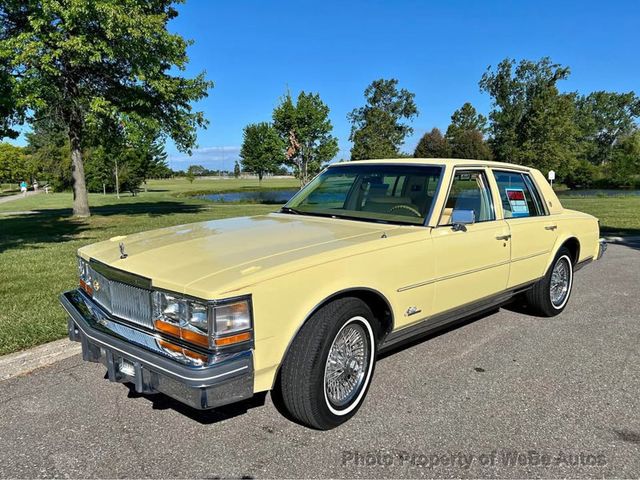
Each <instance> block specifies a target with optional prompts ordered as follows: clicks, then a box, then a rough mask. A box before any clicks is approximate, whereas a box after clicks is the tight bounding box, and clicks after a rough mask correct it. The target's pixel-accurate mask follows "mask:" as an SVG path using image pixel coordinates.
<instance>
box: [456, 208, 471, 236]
mask: <svg viewBox="0 0 640 480" xmlns="http://www.w3.org/2000/svg"><path fill="white" fill-rule="evenodd" d="M475 221H476V212H474V211H473V210H454V211H453V212H451V225H452V228H453V231H454V232H459V231H462V232H466V231H467V227H466V225H471V224H473V223H475Z"/></svg>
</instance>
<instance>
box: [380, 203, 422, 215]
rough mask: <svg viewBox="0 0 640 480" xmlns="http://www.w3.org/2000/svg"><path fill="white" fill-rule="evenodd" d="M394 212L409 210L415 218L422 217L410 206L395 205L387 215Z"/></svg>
mask: <svg viewBox="0 0 640 480" xmlns="http://www.w3.org/2000/svg"><path fill="white" fill-rule="evenodd" d="M394 210H409V211H410V212H411V213H413V214H414V215H415V216H416V217H422V214H421V213H420V212H419V211H418V210H417V209H415V208H413V207H412V206H410V205H396V206H394V207H391V208H390V209H389V212H388V213H393V212H394Z"/></svg>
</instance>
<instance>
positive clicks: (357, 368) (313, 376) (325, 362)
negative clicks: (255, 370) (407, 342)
mask: <svg viewBox="0 0 640 480" xmlns="http://www.w3.org/2000/svg"><path fill="white" fill-rule="evenodd" d="M376 331H377V322H376V321H375V319H374V317H373V314H372V312H371V309H370V308H369V307H368V306H367V304H365V303H364V302H363V301H362V300H359V299H357V298H342V299H339V300H336V301H334V302H332V303H330V304H328V305H326V306H324V307H322V308H321V309H320V310H318V311H317V312H316V313H315V314H313V315H312V316H311V318H309V320H308V321H307V322H306V323H305V324H304V325H303V326H302V329H301V330H300V332H299V333H298V335H297V336H296V338H295V340H294V342H293V344H292V345H291V348H290V350H289V352H288V354H287V356H286V358H285V360H284V363H283V365H282V370H281V372H280V389H281V392H280V393H281V396H282V400H283V402H284V406H285V407H286V409H287V410H288V412H289V413H290V414H291V416H292V417H294V418H295V419H296V420H297V421H299V422H300V423H303V424H305V425H308V426H310V427H313V428H317V429H320V430H329V429H331V428H335V427H337V426H338V425H340V424H342V423H344V422H346V421H347V420H348V419H350V418H351V417H352V416H353V415H355V413H356V412H357V411H358V409H359V408H360V406H361V405H362V402H363V400H364V397H365V395H366V393H367V390H368V389H369V384H370V382H371V377H372V375H373V371H374V367H375V358H376V348H377V345H376V338H377V337H376Z"/></svg>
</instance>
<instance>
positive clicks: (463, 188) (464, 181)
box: [438, 170, 496, 225]
mask: <svg viewBox="0 0 640 480" xmlns="http://www.w3.org/2000/svg"><path fill="white" fill-rule="evenodd" d="M454 210H473V212H474V214H475V219H476V222H488V221H491V220H495V219H496V217H495V214H494V208H493V201H492V199H491V191H490V190H489V184H488V183H487V177H486V176H485V174H484V172H483V171H479V170H458V171H456V172H454V175H453V182H452V184H451V190H449V196H448V197H447V202H446V204H445V207H444V210H443V211H442V215H441V216H440V222H439V223H438V225H451V214H452V213H453V211H454Z"/></svg>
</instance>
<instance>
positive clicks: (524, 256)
mask: <svg viewBox="0 0 640 480" xmlns="http://www.w3.org/2000/svg"><path fill="white" fill-rule="evenodd" d="M550 251H551V250H545V251H544V252H539V253H532V254H531V255H523V256H522V257H518V258H514V259H513V260H511V262H519V261H521V260H528V259H530V258H533V257H539V256H540V255H546V254H548V253H549V252H550Z"/></svg>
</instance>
